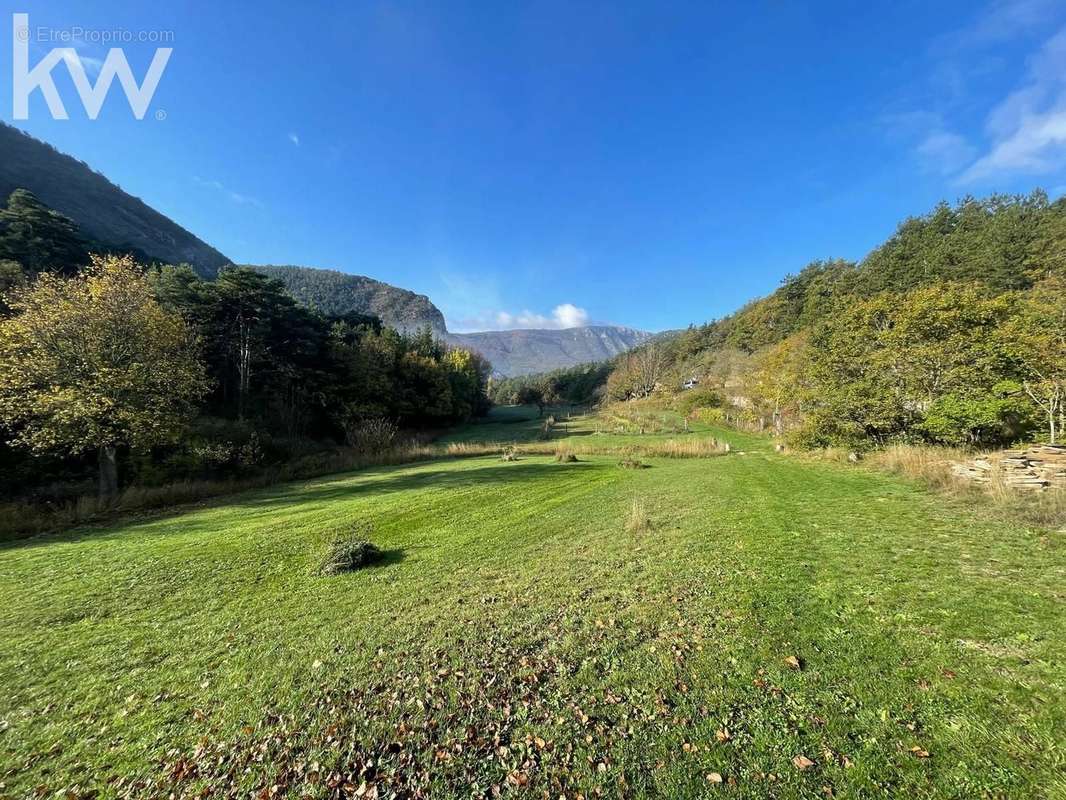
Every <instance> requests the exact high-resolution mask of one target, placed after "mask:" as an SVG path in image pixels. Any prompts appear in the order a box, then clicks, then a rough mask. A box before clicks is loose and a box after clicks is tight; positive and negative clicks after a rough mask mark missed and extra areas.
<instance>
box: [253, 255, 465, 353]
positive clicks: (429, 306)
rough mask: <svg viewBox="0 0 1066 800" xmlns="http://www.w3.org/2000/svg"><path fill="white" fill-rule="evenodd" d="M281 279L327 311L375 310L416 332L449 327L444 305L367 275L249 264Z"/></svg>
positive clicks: (307, 302)
mask: <svg viewBox="0 0 1066 800" xmlns="http://www.w3.org/2000/svg"><path fill="white" fill-rule="evenodd" d="M245 266H247V267H248V268H249V269H254V270H255V271H256V272H260V273H262V274H263V275H266V276H268V277H271V278H275V279H276V280H279V281H281V282H282V283H283V284H284V285H285V288H286V289H287V290H288V291H289V294H291V295H292V296H293V297H295V298H296V299H297V300H299V301H300V302H301V303H303V304H304V305H306V306H309V307H311V308H315V309H317V310H318V311H321V312H322V313H323V314H337V315H339V314H345V313H348V312H352V311H354V312H357V313H359V314H372V315H373V316H375V317H377V318H378V319H380V320H381V321H382V322H383V323H385V324H386V325H388V326H389V327H392V328H395V329H396V330H398V331H403V332H405V333H413V332H414V331H417V330H420V329H422V328H425V327H427V326H428V327H429V328H431V329H432V330H433V332H434V333H435V334H437V335H438V336H444V335H445V334H446V333H447V332H448V329H447V327H446V326H445V323H444V315H443V314H442V313H441V312H440V309H439V308H437V307H436V306H435V305H433V303H432V302H430V299H429V298H428V297H426V296H425V295H424V294H416V293H415V292H412V291H409V290H408V289H401V288H399V287H398V286H392V285H390V284H388V283H383V282H382V281H378V280H374V279H373V278H368V277H366V276H365V275H350V274H348V273H346V272H339V271H338V270H333V269H318V268H316V267H297V266H275V265H273V264H265V265H255V264H247V265H245Z"/></svg>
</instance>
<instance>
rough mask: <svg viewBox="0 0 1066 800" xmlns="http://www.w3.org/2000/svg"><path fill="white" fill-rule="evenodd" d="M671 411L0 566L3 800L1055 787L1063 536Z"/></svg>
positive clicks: (812, 793)
mask: <svg viewBox="0 0 1066 800" xmlns="http://www.w3.org/2000/svg"><path fill="white" fill-rule="evenodd" d="M535 417H536V412H535V410H533V411H530V410H529V409H526V408H518V409H507V408H504V409H498V410H497V411H496V412H494V414H493V415H492V416H491V417H490V418H489V419H488V420H487V421H485V422H483V423H480V424H476V425H471V426H468V427H467V428H465V429H463V430H461V431H458V432H456V433H454V434H451V435H450V436H448V437H445V439H444V440H443V441H442V443H441V446H442V448H444V447H447V446H448V445H453V451H458V450H461V449H462V447H460V446H467V447H468V448H469V449H470V451H472V452H473V451H475V450H476V448H475V447H474V446H473V443H480V442H490V443H493V444H494V445H504V444H507V443H512V442H534V441H535V440H536V437H537V434H538V431H539V430H540V427H541V422H540V421H539V420H537V419H536V418H535ZM675 422H676V421H670V420H664V425H663V427H662V430H661V432H660V429H659V428H656V427H655V426H654V425H649V426H647V427H646V428H645V433H644V434H640V433H639V432H634V431H632V430H627V431H625V432H623V433H617V434H616V433H608V432H605V426H604V424H603V422H602V421H598V420H594V419H589V418H579V419H574V420H570V421H567V420H565V415H561V416H560V418H559V426H558V427H557V429H556V431H555V433H554V435H553V441H552V442H547V443H544V442H539V443H537V445H538V446H539V447H540V449H541V450H543V452H536V453H520V454H519V457H518V458H517V460H514V461H504V460H501V458H500V456H499V455H498V454H496V453H493V452H489V454H487V455H479V456H468V457H463V458H455V457H451V458H448V457H443V458H440V459H437V460H432V461H426V462H421V463H417V464H412V465H406V466H387V467H371V468H367V469H364V470H361V471H356V472H351V473H346V474H341V475H334V476H330V477H326V478H320V479H315V480H310V481H303V482H296V483H291V484H287V485H284V486H281V487H273V488H269V489H263V490H258V491H254V492H249V493H246V494H241V495H236V496H232V497H228V498H223V499H220V500H217V501H213V502H211V503H208V504H203V505H201V506H197V507H191V508H188V509H184V510H182V511H180V512H176V513H172V514H168V515H163V516H156V517H150V518H142V519H131V520H128V521H125V522H122V523H120V524H113V525H111V526H109V527H100V528H86V529H80V530H74V531H71V532H69V533H65V534H60V535H51V536H43V537H37V538H34V539H29V540H24V541H18V542H11V543H6V544H3V545H0V608H3V614H2V616H0V686H2V687H3V692H2V694H0V797H11V798H21V797H35V796H38V797H52V796H55V793H56V792H61V794H60V795H59V796H62V797H73V798H80V797H98V798H114V797H138V798H139V797H170V796H173V797H203V798H215V797H244V798H247V797H263V798H269V797H299V798H303V797H309V798H324V797H375V796H376V797H429V798H452V797H456V798H458V797H482V796H488V797H491V796H499V795H504V796H516V797H538V798H539V797H550V798H559V797H566V798H578V797H584V798H592V797H661V798H704V797H717V796H721V797H736V798H740V797H745V798H766V797H774V798H791V797H810V798H814V797H827V796H829V797H854V798H865V797H903V796H909V797H944V798H976V797H1004V798H1015V797H1017V798H1031V797H1034V798H1042V797H1046V798H1053V797H1063V796H1066V777H1064V775H1066V754H1064V750H1063V748H1062V743H1063V741H1064V739H1066V702H1064V700H1063V697H1064V694H1063V692H1064V681H1066V626H1064V624H1063V619H1064V616H1063V600H1064V593H1063V587H1064V586H1066V580H1064V578H1066V574H1064V566H1066V553H1064V548H1063V540H1062V532H1056V531H1050V530H1045V529H1041V528H1038V527H1031V528H1026V527H1022V526H1021V525H1018V524H1009V523H1004V522H1003V521H996V520H992V519H991V518H987V517H984V516H982V513H981V512H980V510H978V509H974V508H973V507H971V506H970V505H969V504H967V503H964V502H962V501H959V500H952V499H950V498H945V497H941V496H937V495H934V494H931V493H929V492H927V491H926V490H924V489H922V488H920V487H919V486H917V485H915V484H914V483H912V482H908V481H907V480H906V479H904V478H900V477H895V476H891V475H886V474H879V473H876V472H874V471H870V470H868V469H865V468H863V467H856V466H853V465H844V464H835V463H819V462H815V461H812V460H810V459H801V458H796V457H792V456H789V455H786V454H778V453H775V452H773V451H772V448H771V447H770V445H769V443H768V441H767V440H763V439H760V438H757V437H754V436H748V435H745V434H741V433H736V432H731V431H726V430H711V429H709V428H707V427H706V426H696V427H697V428H698V429H695V430H692V431H690V432H683V431H682V432H677V431H675V430H669V428H670V427H671V426H672V425H674V424H675ZM606 427H607V428H610V426H609V425H608V426H606ZM711 436H714V437H716V438H717V439H719V440H721V441H725V442H728V443H729V444H730V445H731V449H730V452H729V453H726V454H718V455H716V456H715V457H709V458H666V457H660V456H658V455H646V454H642V452H641V449H642V448H644V449H645V450H646V451H647V452H660V451H661V448H659V449H657V448H656V446H657V445H662V444H664V443H666V442H676V441H677V440H678V439H684V438H686V437H687V438H691V439H693V440H699V439H706V438H709V437H711ZM560 445H561V446H563V447H565V448H568V449H570V450H572V452H574V453H576V454H577V456H578V461H576V462H574V463H559V462H557V461H556V459H555V457H554V456H553V454H552V452H551V451H550V450H551V449H552V448H555V447H557V446H560ZM533 449H537V446H534V447H533ZM490 450H491V448H490ZM619 453H629V455H631V456H633V457H636V458H639V459H640V460H641V461H642V462H643V463H644V465H645V466H646V467H647V468H643V469H622V468H620V467H619V459H620V456H619ZM357 521H368V522H370V523H371V524H372V525H373V526H374V535H373V538H374V541H375V542H376V543H377V544H378V545H379V546H380V547H381V548H382V549H383V550H384V551H385V554H384V558H383V559H382V561H381V563H379V564H377V565H375V566H372V567H369V568H366V569H364V570H360V571H358V572H354V573H349V574H344V575H338V576H331V577H321V576H318V575H316V574H315V569H316V567H317V565H318V562H319V560H320V558H321V557H322V553H323V551H324V549H325V547H326V545H327V543H328V542H329V540H330V539H331V538H332V537H333V536H335V535H336V534H338V533H343V532H344V531H345V529H346V527H349V526H351V525H352V524H353V523H354V522H357Z"/></svg>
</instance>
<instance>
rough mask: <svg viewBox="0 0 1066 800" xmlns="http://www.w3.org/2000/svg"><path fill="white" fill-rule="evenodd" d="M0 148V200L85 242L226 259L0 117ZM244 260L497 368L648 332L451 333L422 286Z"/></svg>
mask: <svg viewBox="0 0 1066 800" xmlns="http://www.w3.org/2000/svg"><path fill="white" fill-rule="evenodd" d="M0 153H2V154H3V158H2V159H0V207H3V204H4V201H6V200H7V198H8V196H9V195H10V194H11V193H12V192H13V191H14V190H15V189H20V188H21V189H28V190H29V191H30V192H32V193H33V194H34V195H36V197H37V198H38V199H39V200H40V201H41V202H42V203H44V205H45V206H47V207H49V208H51V209H54V210H55V211H58V212H60V213H61V214H63V215H65V216H67V217H69V218H70V219H71V220H73V221H74V223H76V224H77V226H78V228H79V229H80V231H81V233H82V234H84V235H85V236H86V237H89V238H91V239H92V240H94V242H95V243H99V244H102V245H104V246H107V247H113V248H115V249H124V250H130V251H133V252H136V253H139V254H143V255H144V256H147V257H148V258H150V259H154V260H158V261H161V262H164V263H168V264H181V263H186V264H191V265H192V266H193V267H194V268H195V269H196V271H197V272H198V273H199V274H200V275H201V276H203V277H205V278H214V277H215V276H216V275H217V274H218V271H219V269H220V268H222V267H224V266H226V265H227V264H229V263H230V260H229V259H228V258H226V257H225V256H224V255H222V254H221V253H220V252H218V251H217V250H215V249H214V248H213V247H211V246H210V245H207V244H205V243H204V242H203V241H201V240H200V239H198V238H197V237H196V236H194V235H193V234H191V233H190V232H189V231H187V230H185V229H184V228H182V227H181V226H180V225H178V224H177V223H175V222H173V221H172V220H170V219H168V218H167V217H165V216H164V215H162V214H160V213H159V212H158V211H156V210H154V209H153V208H150V207H149V206H148V205H146V204H145V203H144V202H142V201H141V200H139V199H137V198H136V197H133V196H131V195H129V194H127V193H126V192H124V191H123V190H122V189H120V188H119V187H118V186H116V185H115V184H113V183H111V181H109V180H108V179H107V178H105V177H104V176H103V175H101V174H100V173H98V172H95V171H94V170H93V169H92V168H91V167H89V166H88V165H87V164H85V163H83V162H81V161H78V160H77V159H75V158H71V157H70V156H68V155H64V154H63V153H60V152H59V151H58V150H56V149H55V148H54V147H52V146H51V145H49V144H46V143H44V142H41V141H39V140H37V139H34V138H33V137H32V136H29V135H28V134H25V133H23V132H22V131H20V130H19V129H18V128H14V127H12V126H10V125H7V124H5V123H3V122H0ZM249 266H250V267H251V269H254V270H256V271H258V272H261V273H262V274H264V275H268V276H269V277H271V278H276V279H278V280H280V281H281V282H282V283H283V284H284V285H285V287H286V289H288V291H289V293H290V294H292V295H293V297H295V298H296V299H297V300H299V301H300V302H302V303H303V304H305V305H307V306H309V307H312V308H316V309H318V310H319V311H321V312H323V313H326V314H344V313H346V312H353V311H354V312H357V313H361V314H372V315H374V316H376V317H378V318H379V319H380V320H381V321H382V322H384V323H385V324H386V325H389V326H391V327H393V328H396V329H397V330H400V331H404V332H408V333H410V332H414V331H417V330H420V329H422V328H425V327H426V326H428V327H429V328H430V329H432V331H433V332H434V333H435V334H436V335H437V336H439V337H441V338H443V339H446V340H447V341H449V342H451V343H453V344H456V345H459V346H462V347H468V348H470V349H473V350H476V351H478V352H480V353H481V354H482V355H484V356H485V357H486V358H487V359H489V361H491V362H492V365H493V368H494V369H495V370H496V372H497V373H498V374H500V375H508V376H511V375H525V374H528V373H532V372H544V371H547V370H552V369H558V368H560V367H569V366H574V365H576V364H587V363H591V362H596V361H606V360H607V359H610V358H613V357H614V356H616V355H618V354H619V353H623V352H625V351H626V350H629V349H630V348H632V347H634V346H636V345H638V344H640V343H641V342H643V341H645V340H646V339H647V338H648V334H646V333H644V332H642V331H636V330H633V329H631V328H622V327H615V326H611V325H594V326H590V327H585V328H569V329H564V330H514V331H487V332H483V333H454V334H453V333H448V329H447V326H446V325H445V322H444V315H443V314H442V313H441V312H440V309H438V308H437V307H436V306H435V305H433V303H432V302H431V301H430V299H429V298H428V297H426V296H425V295H421V294H416V293H415V292H412V291H409V290H407V289H401V288H399V287H396V286H390V285H389V284H387V283H382V282H381V281H377V280H374V279H373V278H368V277H366V276H363V275H349V274H347V273H344V272H338V271H336V270H329V269H315V268H311V267H299V266H274V265H264V266H255V265H249Z"/></svg>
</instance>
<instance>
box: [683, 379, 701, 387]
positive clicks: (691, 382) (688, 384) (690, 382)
mask: <svg viewBox="0 0 1066 800" xmlns="http://www.w3.org/2000/svg"><path fill="white" fill-rule="evenodd" d="M699 385H700V382H699V380H697V379H696V378H689V379H688V380H687V381H685V382H684V383H683V384H682V386H681V388H682V389H695V388H696V387H697V386H699Z"/></svg>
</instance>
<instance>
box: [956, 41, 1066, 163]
mask: <svg viewBox="0 0 1066 800" xmlns="http://www.w3.org/2000/svg"><path fill="white" fill-rule="evenodd" d="M985 131H986V133H987V134H988V137H989V141H990V146H989V148H988V150H987V152H986V153H985V154H984V155H983V156H981V157H980V158H978V159H977V160H976V161H975V162H974V163H973V164H971V165H970V167H969V168H968V169H967V170H966V171H965V172H963V173H962V175H960V176H959V181H960V182H961V183H971V182H974V181H979V180H983V179H987V178H991V177H994V176H997V175H1002V174H1005V173H1019V172H1022V173H1030V174H1046V173H1049V172H1054V171H1056V170H1059V169H1062V168H1063V167H1064V166H1066V27H1064V28H1062V29H1061V30H1059V32H1058V33H1056V34H1055V35H1054V36H1052V37H1051V38H1050V39H1049V40H1048V41H1047V42H1046V43H1045V44H1044V46H1043V47H1042V48H1041V49H1040V50H1039V51H1038V52H1037V53H1036V55H1035V56H1034V57H1033V58H1032V59H1030V62H1029V72H1028V76H1027V79H1026V82H1025V83H1024V84H1023V85H1022V86H1020V87H1018V88H1017V89H1015V90H1014V91H1013V92H1011V93H1010V94H1009V95H1007V97H1006V98H1004V99H1003V100H1002V101H1001V102H1000V103H999V104H997V105H996V107H995V108H993V109H992V111H991V112H990V113H989V114H988V117H987V119H986V121H985Z"/></svg>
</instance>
